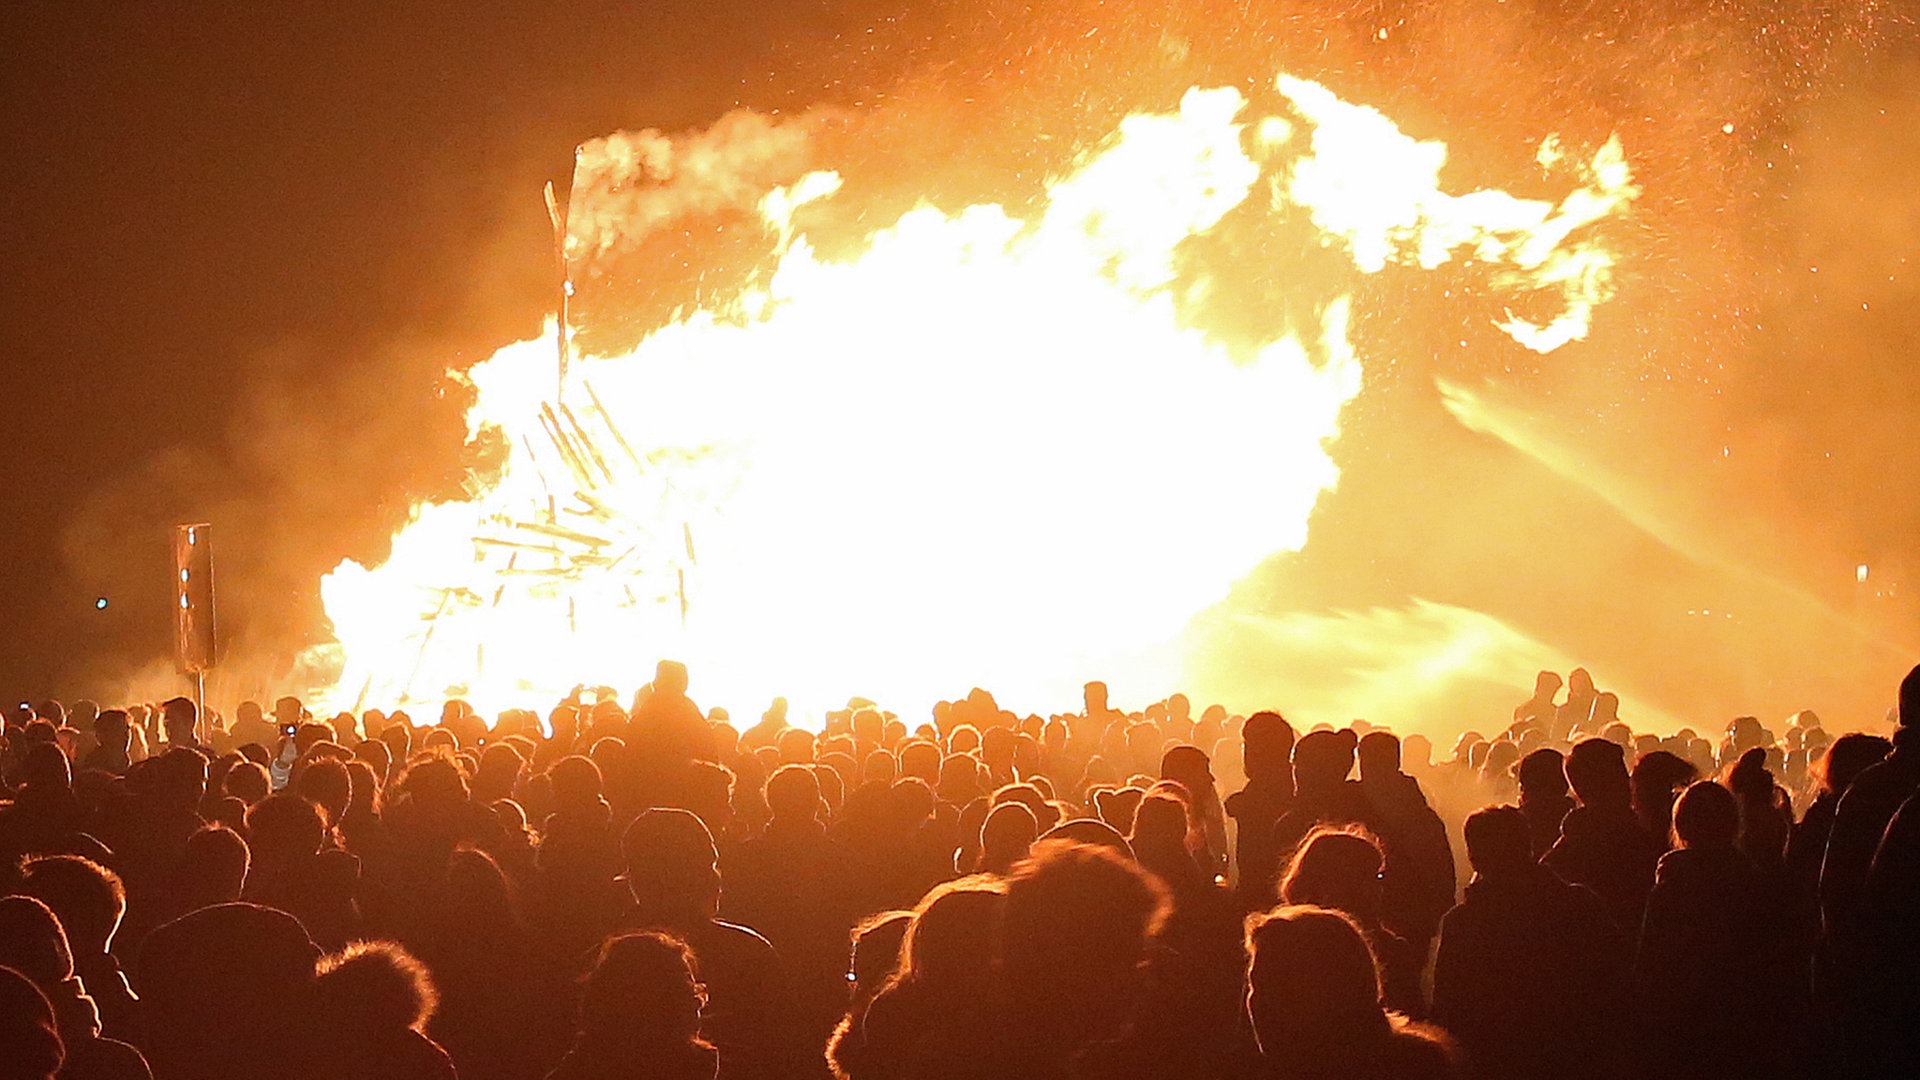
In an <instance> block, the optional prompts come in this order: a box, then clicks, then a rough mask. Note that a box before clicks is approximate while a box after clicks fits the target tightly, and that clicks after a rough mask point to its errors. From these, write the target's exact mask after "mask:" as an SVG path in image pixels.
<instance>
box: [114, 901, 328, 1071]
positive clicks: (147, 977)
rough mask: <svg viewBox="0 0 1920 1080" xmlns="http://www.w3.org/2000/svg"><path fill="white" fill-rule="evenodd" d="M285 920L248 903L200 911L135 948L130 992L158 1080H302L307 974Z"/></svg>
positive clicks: (309, 998) (307, 1057) (291, 925)
mask: <svg viewBox="0 0 1920 1080" xmlns="http://www.w3.org/2000/svg"><path fill="white" fill-rule="evenodd" d="M319 958H320V950H319V949H318V948H316V947H315V946H314V944H313V941H312V940H311V939H310V938H308V937H307V932H306V931H305V930H303V929H301V927H300V923H299V921H298V920H296V919H295V918H294V917H293V916H291V915H288V914H287V913H285V912H282V911H274V910H272V909H270V908H263V907H256V906H254V905H252V904H221V905H218V906H216V907H210V908H203V909H201V910H199V911H196V912H194V913H192V914H190V915H187V916H185V917H183V918H180V919H176V920H174V921H173V922H170V923H167V924H166V925H164V926H161V927H159V928H157V929H155V930H154V931H153V933H151V934H149V935H148V936H147V939H146V941H145V942H143V943H142V944H141V946H140V955H139V959H138V960H137V961H136V962H135V965H134V975H135V979H134V989H135V990H136V991H137V992H138V993H139V995H140V1001H141V1004H142V1006H143V1008H144V1010H145V1014H146V1024H147V1042H146V1046H145V1050H146V1052H147V1060H148V1062H149V1063H150V1064H151V1065H152V1066H153V1074H154V1076H155V1078H156V1080H257V1078H259V1077H262V1076H286V1077H310V1076H316V1075H317V1074H318V1070H317V1067H316V1063H315V1061H314V1051H315V1047H314V1046H313V1043H312V1040H313V1039H314V1038H315V1037H316V1035H317V1034H318V1032H317V1031H316V1026H315V1024H314V1017H313V1013H312V1008H313V981H314V971H313V965H314V962H315V961H316V960H318V959H319Z"/></svg>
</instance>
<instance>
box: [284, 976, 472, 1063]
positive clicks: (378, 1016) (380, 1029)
mask: <svg viewBox="0 0 1920 1080" xmlns="http://www.w3.org/2000/svg"><path fill="white" fill-rule="evenodd" d="M318 973H319V978H318V980H317V981H316V984H315V991H316V993H315V999H316V1011H317V1013H318V1016H319V1019H320V1021H321V1023H323V1024H324V1025H325V1028H326V1037H325V1039H324V1040H323V1041H322V1046H323V1047H324V1050H323V1053H324V1055H325V1060H326V1066H327V1071H328V1073H329V1075H331V1076H335V1077H339V1078H340V1080H453V1077H454V1075H455V1074H454V1069H453V1061H452V1059H450V1058H449V1057H448V1056H447V1053H446V1051H445V1050H442V1049H441V1048H440V1046H439V1044H437V1043H435V1042H434V1041H433V1040H432V1039H430V1038H428V1037H427V1035H426V1027H427V1022H428V1021H429V1020H431V1019H432V1018H433V1011H434V1009H435V1007H436V1006H437V1005H438V997H437V995H436V994H435V992H434V987H433V977H432V976H431V975H429V974H428V973H427V969H426V967H425V966H424V965H422V964H421V963H420V961H418V960H416V959H414V958H413V956H412V955H410V954H409V953H408V952H407V951H406V950H405V949H403V948H401V947H400V946H399V945H396V944H394V943H393V942H390V941H357V942H354V943H353V944H352V945H349V946H347V948H346V949H345V950H343V951H341V952H338V953H333V954H331V955H328V956H325V957H322V958H321V960H320V963H319V967H318Z"/></svg>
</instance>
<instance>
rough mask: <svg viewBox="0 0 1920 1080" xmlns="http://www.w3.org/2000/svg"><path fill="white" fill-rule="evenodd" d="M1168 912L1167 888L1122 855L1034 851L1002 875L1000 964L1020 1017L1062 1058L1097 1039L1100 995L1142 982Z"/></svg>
mask: <svg viewBox="0 0 1920 1080" xmlns="http://www.w3.org/2000/svg"><path fill="white" fill-rule="evenodd" d="M1171 908H1172V903H1171V900H1170V899H1169V897H1168V893H1167V888H1166V886H1165V885H1163V884H1161V883H1160V880H1159V879H1158V878H1155V877H1154V876H1153V875H1151V874H1149V873H1147V872H1146V871H1145V870H1142V869H1141V868H1140V867H1139V866H1138V865H1136V864H1135V863H1133V862H1132V861H1130V860H1128V859H1127V858H1126V857H1125V856H1123V855H1120V854H1117V853H1115V852H1114V851H1112V850H1110V849H1108V848H1105V847H1097V846H1094V845H1091V844H1082V843H1076V842H1073V841H1065V840H1042V841H1041V842H1040V843H1038V844H1035V845H1034V848H1033V853H1032V854H1031V855H1029V856H1028V857H1027V858H1025V859H1023V860H1021V861H1020V862H1019V863H1018V864H1017V865H1015V866H1014V868H1013V871H1012V873H1010V874H1009V875H1008V876H1007V899H1006V905H1005V907H1004V909H1003V910H1002V913H1001V938H1000V941H1001V953H1000V955H1001V965H1002V968H1003V970H1004V972H1005V974H1006V975H1007V978H1008V984H1009V986H1010V987H1011V989H1012V991H1013V994H1014V997H1015V999H1016V1000H1015V1004H1016V1009H1017V1011H1019V1012H1020V1013H1021V1014H1022V1015H1023V1017H1025V1019H1026V1020H1027V1022H1030V1023H1033V1024H1036V1025H1038V1027H1037V1029H1036V1030H1037V1031H1038V1032H1039V1033H1040V1034H1041V1035H1042V1036H1044V1037H1049V1038H1052V1039H1054V1040H1055V1044H1054V1046H1053V1049H1054V1050H1055V1051H1057V1052H1060V1053H1068V1054H1070V1053H1072V1052H1074V1049H1075V1046H1074V1045H1073V1044H1074V1043H1077V1042H1078V1041H1079V1040H1082V1039H1085V1038H1089V1037H1098V1035H1097V1033H1098V1031H1099V1030H1100V1028H1101V1027H1102V1026H1103V1025H1108V1024H1111V1023H1112V1022H1113V1016H1112V1013H1111V1011H1110V1010H1105V1009H1103V1008H1102V1006H1101V1005H1100V1003H1099V1001H1098V1000H1097V998H1098V995H1097V993H1096V992H1095V991H1096V989H1098V988H1107V989H1111V988H1114V987H1116V986H1118V985H1120V984H1122V982H1123V981H1124V980H1127V979H1131V978H1134V977H1136V976H1137V975H1138V973H1139V971H1140V969H1141V965H1142V964H1143V963H1144V962H1145V959H1146V954H1147V947H1148V944H1149V942H1150V941H1151V939H1152V938H1153V937H1154V936H1156V935H1157V934H1158V933H1159V931H1160V928H1161V926H1162V925H1163V924H1164V923H1165V922H1166V919H1167V916H1168V914H1169V912H1170V911H1171ZM1062 1040H1064V1041H1062Z"/></svg>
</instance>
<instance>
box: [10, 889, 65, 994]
mask: <svg viewBox="0 0 1920 1080" xmlns="http://www.w3.org/2000/svg"><path fill="white" fill-rule="evenodd" d="M0 966H5V967H10V968H12V969H13V970H15V971H17V972H19V973H20V974H22V975H25V976H26V977H27V978H29V979H32V980H33V982H34V985H36V986H38V987H40V988H41V989H42V990H48V989H49V988H51V987H56V986H59V985H60V984H61V983H63V982H65V981H66V980H68V979H70V978H72V977H73V950H72V948H70V947H69V946H68V945H67V934H66V931H65V930H62V929H61V928H60V919H59V917H58V916H56V915H54V913H53V909H52V908H49V907H48V906H47V905H45V904H43V903H41V902H40V901H39V900H37V899H35V898H33V897H31V896H7V897H0Z"/></svg>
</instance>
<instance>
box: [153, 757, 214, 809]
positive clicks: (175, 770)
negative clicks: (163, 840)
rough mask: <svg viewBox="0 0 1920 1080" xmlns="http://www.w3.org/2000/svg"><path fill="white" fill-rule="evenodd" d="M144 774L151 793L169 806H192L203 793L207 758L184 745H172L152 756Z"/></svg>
mask: <svg viewBox="0 0 1920 1080" xmlns="http://www.w3.org/2000/svg"><path fill="white" fill-rule="evenodd" d="M148 774H149V775H150V776H151V777H152V780H153V792H154V794H155V795H156V796H158V797H159V799H160V800H161V801H162V802H163V803H165V804H166V805H167V806H168V807H169V808H171V809H174V810H192V809H195V808H197V807H198V806H199V805H200V800H201V799H202V798H204V797H205V796H206V794H207V759H206V758H203V757H201V756H200V755H199V754H196V753H194V752H193V751H191V750H188V749H187V748H186V747H183V746H181V747H175V748H174V749H172V750H169V751H167V752H166V753H164V754H161V755H160V756H159V757H158V758H155V759H154V760H153V764H152V765H150V766H148Z"/></svg>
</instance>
